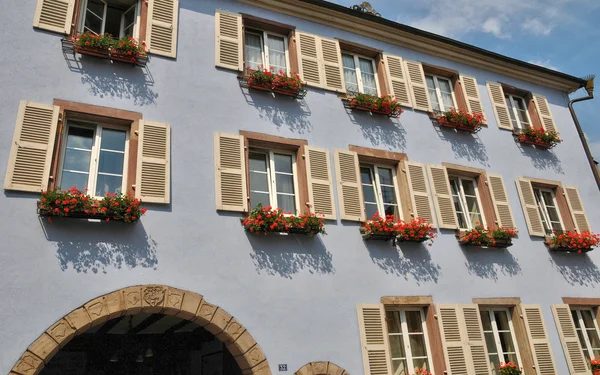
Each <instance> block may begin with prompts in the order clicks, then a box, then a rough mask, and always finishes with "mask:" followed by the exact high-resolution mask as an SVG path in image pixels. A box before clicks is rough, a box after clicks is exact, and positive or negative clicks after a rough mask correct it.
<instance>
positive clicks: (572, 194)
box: [563, 186, 590, 233]
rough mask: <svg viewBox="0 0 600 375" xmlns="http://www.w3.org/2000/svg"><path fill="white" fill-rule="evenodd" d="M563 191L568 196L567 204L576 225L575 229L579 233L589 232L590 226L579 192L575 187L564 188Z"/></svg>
mask: <svg viewBox="0 0 600 375" xmlns="http://www.w3.org/2000/svg"><path fill="white" fill-rule="evenodd" d="M563 191H564V192H565V195H566V196H567V203H568V205H569V210H570V211H571V216H572V217H573V222H574V223H575V228H576V229H577V231H578V232H579V233H581V232H585V231H589V230H590V224H589V221H588V218H587V215H586V214H585V209H584V208H583V203H582V202H581V196H580V195H579V190H577V187H575V186H563Z"/></svg>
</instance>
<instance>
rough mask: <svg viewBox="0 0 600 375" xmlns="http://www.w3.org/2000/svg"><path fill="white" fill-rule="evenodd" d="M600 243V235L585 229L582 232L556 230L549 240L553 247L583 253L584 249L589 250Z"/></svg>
mask: <svg viewBox="0 0 600 375" xmlns="http://www.w3.org/2000/svg"><path fill="white" fill-rule="evenodd" d="M598 244H600V235H598V234H595V233H592V232H589V231H585V232H582V233H577V232H571V231H567V232H563V233H558V232H556V231H555V232H554V236H552V237H551V238H550V240H549V246H550V248H551V249H557V248H563V249H567V250H573V251H575V250H576V251H577V252H578V253H579V254H581V253H582V252H583V251H589V250H591V249H592V248H593V247H595V246H598Z"/></svg>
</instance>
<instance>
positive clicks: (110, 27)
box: [104, 4, 123, 38]
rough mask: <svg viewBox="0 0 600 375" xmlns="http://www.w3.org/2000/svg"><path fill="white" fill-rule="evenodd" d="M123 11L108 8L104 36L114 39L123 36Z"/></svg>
mask: <svg viewBox="0 0 600 375" xmlns="http://www.w3.org/2000/svg"><path fill="white" fill-rule="evenodd" d="M122 14H123V13H122V11H121V9H118V8H115V7H112V6H110V4H109V6H108V7H107V8H106V21H105V22H104V34H109V35H111V36H112V37H113V38H119V36H120V35H121V15H122Z"/></svg>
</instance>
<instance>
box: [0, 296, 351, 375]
mask: <svg viewBox="0 0 600 375" xmlns="http://www.w3.org/2000/svg"><path fill="white" fill-rule="evenodd" d="M140 312H148V313H162V314H165V315H172V316H177V317H180V318H182V319H186V320H189V321H192V322H195V323H196V324H198V325H200V326H202V327H205V328H206V329H207V330H208V331H209V332H211V333H213V334H215V336H216V337H217V338H218V339H219V340H221V341H222V342H223V343H225V345H227V349H228V350H229V351H230V352H231V354H232V355H233V356H234V358H235V360H236V362H237V363H238V365H239V366H240V369H241V370H242V372H243V374H253V375H271V370H270V367H269V364H268V362H267V357H266V356H265V353H264V352H263V351H262V349H261V347H260V346H259V345H258V344H257V343H256V341H254V338H252V335H250V333H249V332H248V331H247V330H246V328H244V326H243V325H242V324H241V323H240V322H238V320H237V319H236V318H234V317H233V316H231V315H230V314H229V313H227V312H226V311H225V310H223V309H221V308H220V307H218V306H215V305H212V304H210V303H208V302H206V301H205V300H204V297H203V296H201V295H199V294H197V293H194V292H190V291H186V290H181V289H177V288H173V287H169V286H164V285H138V286H133V287H129V288H123V289H121V290H118V291H115V292H112V293H109V294H106V295H104V296H101V297H98V298H95V299H93V300H91V301H90V302H88V303H86V304H84V305H83V306H81V307H78V308H77V309H75V310H73V311H72V312H70V313H69V314H67V315H66V316H65V317H63V318H61V319H59V320H58V321H57V322H56V323H54V324H53V325H52V326H50V328H48V330H47V331H46V332H43V333H42V335H41V336H40V337H38V338H37V340H35V341H34V342H33V344H31V345H30V346H29V348H28V349H27V350H26V351H25V353H23V355H22V356H21V358H20V359H19V360H18V361H17V363H16V364H15V366H14V367H13V368H12V370H11V372H10V374H9V375H37V374H39V373H40V371H41V370H42V368H43V367H44V365H45V364H47V363H48V362H49V361H50V360H51V359H52V357H54V355H55V354H56V353H57V352H58V350H59V349H60V348H62V347H64V346H65V345H66V344H67V343H68V342H69V341H71V339H72V338H73V337H75V336H76V335H79V334H81V333H83V332H85V331H86V330H87V329H88V328H90V327H93V326H97V325H99V324H101V323H104V322H106V321H107V320H109V319H113V318H116V317H119V316H123V315H133V314H138V313H140ZM315 363H318V364H322V363H325V364H327V365H328V366H326V367H322V365H319V367H318V368H319V369H321V368H325V369H327V368H331V369H334V370H335V371H337V370H336V369H339V368H338V367H337V366H335V365H333V364H329V363H328V362H315ZM309 365H310V364H309ZM307 366H308V365H307ZM305 367H306V366H305ZM335 371H334V372H307V373H306V374H311V375H317V374H318V375H320V374H323V375H347V372H345V371H343V370H342V371H338V372H335ZM298 374H304V373H298Z"/></svg>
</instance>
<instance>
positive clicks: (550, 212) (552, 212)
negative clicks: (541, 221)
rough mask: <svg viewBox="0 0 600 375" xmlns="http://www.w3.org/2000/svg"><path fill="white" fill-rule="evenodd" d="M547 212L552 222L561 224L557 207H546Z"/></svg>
mask: <svg viewBox="0 0 600 375" xmlns="http://www.w3.org/2000/svg"><path fill="white" fill-rule="evenodd" d="M546 210H548V216H549V217H550V221H552V222H560V217H559V216H558V210H557V209H556V208H555V207H546Z"/></svg>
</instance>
